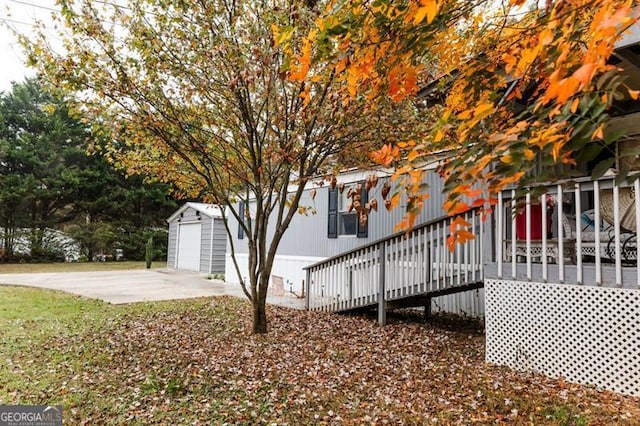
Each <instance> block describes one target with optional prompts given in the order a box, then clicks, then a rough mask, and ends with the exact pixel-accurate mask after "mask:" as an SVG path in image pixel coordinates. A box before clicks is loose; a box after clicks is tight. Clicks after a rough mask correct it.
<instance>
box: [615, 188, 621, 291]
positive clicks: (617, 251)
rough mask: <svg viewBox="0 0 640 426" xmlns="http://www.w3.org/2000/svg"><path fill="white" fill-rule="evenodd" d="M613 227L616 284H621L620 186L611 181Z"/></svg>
mask: <svg viewBox="0 0 640 426" xmlns="http://www.w3.org/2000/svg"><path fill="white" fill-rule="evenodd" d="M613 222H614V224H613V229H614V243H615V256H616V285H617V286H622V250H621V247H620V187H619V186H618V184H617V183H616V182H615V181H614V182H613Z"/></svg>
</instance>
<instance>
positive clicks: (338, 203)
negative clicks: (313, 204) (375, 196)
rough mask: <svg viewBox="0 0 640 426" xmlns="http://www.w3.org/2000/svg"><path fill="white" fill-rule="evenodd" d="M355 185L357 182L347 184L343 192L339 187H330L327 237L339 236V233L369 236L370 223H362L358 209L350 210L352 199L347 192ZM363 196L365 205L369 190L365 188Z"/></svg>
mask: <svg viewBox="0 0 640 426" xmlns="http://www.w3.org/2000/svg"><path fill="white" fill-rule="evenodd" d="M355 186H356V184H355V183H354V184H351V185H349V186H346V187H345V188H344V190H343V191H342V193H341V192H340V191H339V190H338V188H333V189H331V188H329V206H328V228H327V229H328V231H327V237H329V238H338V235H353V236H357V237H358V238H367V236H368V224H365V225H364V226H362V225H360V221H359V220H358V215H357V213H356V211H355V210H352V211H351V212H349V204H351V199H350V198H348V197H347V194H348V192H349V188H354V187H355ZM363 186H364V185H363ZM361 197H362V198H361V202H362V204H363V205H364V204H365V203H366V202H367V192H366V191H365V190H364V189H363V190H362V194H361Z"/></svg>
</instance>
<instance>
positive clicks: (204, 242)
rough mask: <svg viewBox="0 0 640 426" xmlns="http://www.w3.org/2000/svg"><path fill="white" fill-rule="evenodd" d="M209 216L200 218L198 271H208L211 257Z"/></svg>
mask: <svg viewBox="0 0 640 426" xmlns="http://www.w3.org/2000/svg"><path fill="white" fill-rule="evenodd" d="M211 232H212V226H211V218H210V217H203V218H202V234H201V237H200V247H201V248H200V272H206V273H208V272H209V262H210V259H211Z"/></svg>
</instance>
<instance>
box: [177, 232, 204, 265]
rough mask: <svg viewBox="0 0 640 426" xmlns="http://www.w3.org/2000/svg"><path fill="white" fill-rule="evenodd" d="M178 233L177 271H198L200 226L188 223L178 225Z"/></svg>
mask: <svg viewBox="0 0 640 426" xmlns="http://www.w3.org/2000/svg"><path fill="white" fill-rule="evenodd" d="M179 226H180V229H179V231H178V232H179V233H178V269H187V270H189V271H199V270H200V235H201V233H202V224H200V223H188V224H184V225H179Z"/></svg>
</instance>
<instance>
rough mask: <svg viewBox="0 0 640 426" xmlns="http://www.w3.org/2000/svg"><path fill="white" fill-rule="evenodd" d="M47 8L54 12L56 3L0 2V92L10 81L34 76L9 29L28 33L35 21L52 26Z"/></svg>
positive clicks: (48, 0)
mask: <svg viewBox="0 0 640 426" xmlns="http://www.w3.org/2000/svg"><path fill="white" fill-rule="evenodd" d="M50 9H54V10H55V9H56V5H55V0H0V91H7V90H10V89H11V82H12V81H16V82H21V81H22V80H24V79H25V77H27V76H33V75H34V72H33V70H31V69H28V67H27V66H26V65H25V59H24V54H23V53H22V49H21V47H20V46H19V45H18V41H17V40H16V37H15V36H14V34H13V32H12V30H11V29H13V30H15V31H17V32H19V33H21V34H29V32H30V31H32V25H33V23H34V22H35V21H36V20H41V21H42V22H43V23H44V24H45V26H46V25H47V24H48V25H51V18H50V16H51V14H52V13H53V11H52V10H50ZM7 26H9V27H11V29H10V28H8V27H7Z"/></svg>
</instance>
